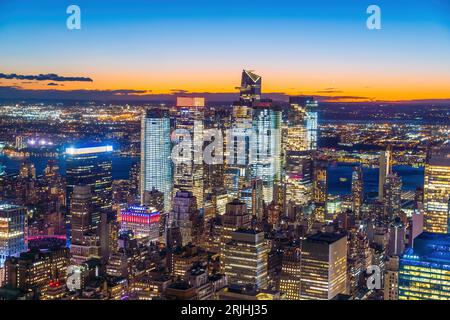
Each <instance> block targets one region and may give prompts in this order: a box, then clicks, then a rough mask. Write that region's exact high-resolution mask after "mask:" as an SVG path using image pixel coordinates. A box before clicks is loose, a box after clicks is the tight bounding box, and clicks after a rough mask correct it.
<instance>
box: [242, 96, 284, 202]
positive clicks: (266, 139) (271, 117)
mask: <svg viewBox="0 0 450 320" xmlns="http://www.w3.org/2000/svg"><path fill="white" fill-rule="evenodd" d="M252 119H253V120H252V139H251V141H250V168H251V176H252V179H261V180H262V182H263V198H264V201H265V203H270V202H272V201H273V199H274V191H275V189H274V187H275V184H276V183H278V182H279V181H280V179H281V111H280V110H278V109H277V108H276V107H275V106H273V104H272V101H271V100H266V101H261V102H258V103H256V104H254V105H253V117H252Z"/></svg>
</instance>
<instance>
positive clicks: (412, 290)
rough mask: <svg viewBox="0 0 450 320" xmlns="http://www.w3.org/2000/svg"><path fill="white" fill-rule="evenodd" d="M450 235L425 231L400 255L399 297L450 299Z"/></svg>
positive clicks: (403, 298)
mask: <svg viewBox="0 0 450 320" xmlns="http://www.w3.org/2000/svg"><path fill="white" fill-rule="evenodd" d="M449 251H450V235H448V234H439V233H429V232H423V233H422V234H421V235H419V236H418V237H416V239H415V240H414V249H412V248H409V249H407V251H406V252H405V254H404V255H403V256H402V257H401V258H400V270H399V276H398V298H399V300H449V299H450V289H449V288H450V255H449Z"/></svg>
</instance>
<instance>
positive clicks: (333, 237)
mask: <svg viewBox="0 0 450 320" xmlns="http://www.w3.org/2000/svg"><path fill="white" fill-rule="evenodd" d="M343 237H345V234H344V233H334V232H318V233H316V234H313V235H311V236H309V237H307V238H306V240H307V241H309V242H323V243H328V244H332V243H334V242H336V241H338V240H339V239H341V238H343Z"/></svg>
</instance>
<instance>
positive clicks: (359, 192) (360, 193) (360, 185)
mask: <svg viewBox="0 0 450 320" xmlns="http://www.w3.org/2000/svg"><path fill="white" fill-rule="evenodd" d="M363 201H364V181H363V173H362V167H361V166H358V167H354V168H353V172H352V205H353V206H352V207H353V214H354V216H355V217H356V218H357V219H361V207H362V204H363Z"/></svg>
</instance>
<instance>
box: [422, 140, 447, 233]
mask: <svg viewBox="0 0 450 320" xmlns="http://www.w3.org/2000/svg"><path fill="white" fill-rule="evenodd" d="M424 209H425V231H429V232H437V233H450V231H449V223H450V147H446V148H441V149H438V150H433V151H431V152H430V153H429V155H428V159H427V163H426V165H425V181H424Z"/></svg>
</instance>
